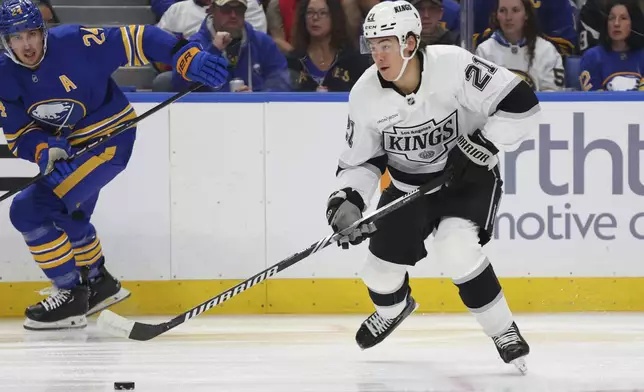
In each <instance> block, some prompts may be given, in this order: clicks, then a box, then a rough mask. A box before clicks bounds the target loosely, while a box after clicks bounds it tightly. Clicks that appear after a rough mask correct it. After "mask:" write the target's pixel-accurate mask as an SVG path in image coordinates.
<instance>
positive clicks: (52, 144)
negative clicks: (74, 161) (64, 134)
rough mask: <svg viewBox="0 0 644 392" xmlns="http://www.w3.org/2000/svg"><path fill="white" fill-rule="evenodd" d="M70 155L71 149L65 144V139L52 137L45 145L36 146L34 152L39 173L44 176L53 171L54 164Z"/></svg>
mask: <svg viewBox="0 0 644 392" xmlns="http://www.w3.org/2000/svg"><path fill="white" fill-rule="evenodd" d="M71 153H72V148H71V146H70V145H69V143H67V139H65V138H61V137H54V136H52V137H50V138H48V139H47V143H44V144H43V145H40V146H38V149H37V150H36V163H37V164H38V167H39V168H40V173H41V174H42V175H45V176H46V175H47V174H49V173H51V172H52V170H54V163H55V162H56V161H60V160H65V159H67V158H69V155H70V154H71Z"/></svg>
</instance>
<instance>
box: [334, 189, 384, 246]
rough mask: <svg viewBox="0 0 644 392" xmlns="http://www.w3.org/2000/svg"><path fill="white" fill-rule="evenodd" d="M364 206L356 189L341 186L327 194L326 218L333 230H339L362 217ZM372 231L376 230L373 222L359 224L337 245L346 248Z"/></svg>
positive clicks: (357, 242) (355, 243)
mask: <svg viewBox="0 0 644 392" xmlns="http://www.w3.org/2000/svg"><path fill="white" fill-rule="evenodd" d="M364 206H365V205H364V201H363V200H362V196H360V194H359V193H358V192H357V191H356V190H354V189H352V188H343V189H341V190H339V191H336V192H333V193H332V194H331V196H329V200H328V201H327V205H326V220H327V222H329V225H330V226H331V228H333V231H334V232H336V233H337V232H340V231H342V230H344V229H346V228H347V227H349V226H351V225H353V224H354V223H355V222H356V221H357V220H359V219H360V218H362V210H363V209H364ZM374 231H376V226H375V225H374V224H373V223H365V224H361V225H360V226H358V227H356V228H355V229H354V230H353V231H352V232H351V233H349V234H347V235H345V236H343V237H342V238H340V239H339V240H338V246H342V249H348V248H349V244H351V245H358V244H359V243H361V242H362V241H363V240H364V239H365V238H367V237H369V235H370V234H371V233H373V232H374Z"/></svg>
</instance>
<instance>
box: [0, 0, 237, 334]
mask: <svg viewBox="0 0 644 392" xmlns="http://www.w3.org/2000/svg"><path fill="white" fill-rule="evenodd" d="M0 37H1V40H2V43H3V44H4V46H5V48H6V49H7V51H6V53H5V55H6V57H5V56H1V58H0V121H2V126H3V130H4V134H5V137H6V139H7V143H8V147H9V149H10V150H11V151H12V152H13V154H15V155H16V156H18V157H20V158H22V159H26V160H29V161H31V162H34V163H36V164H37V165H38V167H39V168H40V172H41V173H42V174H44V175H45V177H44V178H43V180H41V181H39V182H37V183H35V184H34V185H32V186H30V187H28V188H27V189H25V190H24V191H23V192H21V193H19V194H18V195H16V197H15V198H14V199H13V202H12V204H11V208H10V219H11V222H12V224H13V225H14V227H15V228H16V229H17V230H18V231H20V232H21V233H22V235H23V237H24V240H25V242H26V244H27V246H28V248H29V251H30V252H31V254H32V255H33V258H34V260H35V261H36V263H37V264H38V265H39V266H40V268H42V270H43V272H44V273H45V275H46V276H47V277H48V278H49V279H50V280H51V281H52V282H53V285H54V287H55V289H54V290H53V291H52V293H51V295H50V296H49V297H47V298H46V299H45V300H43V301H41V302H39V303H37V304H35V305H33V306H30V307H29V308H27V310H26V311H25V315H26V321H25V324H24V326H25V328H27V329H36V330H39V329H62V328H77V327H84V326H86V325H87V319H86V316H87V315H90V314H93V313H96V312H98V311H99V310H102V309H104V308H106V307H107V306H110V305H112V304H114V303H116V302H119V301H122V300H123V299H125V298H127V297H128V296H129V292H127V291H126V290H125V289H123V288H122V287H121V285H120V282H119V281H118V280H117V279H115V278H114V277H113V276H112V275H110V273H109V272H108V271H107V270H106V268H105V257H104V256H103V250H102V247H101V242H100V240H99V237H98V235H97V232H96V230H95V228H94V226H93V225H92V224H91V223H90V218H91V216H92V212H93V211H94V207H95V205H96V202H97V200H98V197H99V192H100V190H101V188H103V187H104V186H105V185H107V184H108V183H109V182H110V181H112V179H114V178H115V177H116V176H117V175H118V174H119V173H120V172H122V171H123V170H124V169H125V167H126V166H127V163H128V160H129V159H130V155H131V154H132V149H133V145H134V140H135V126H132V127H131V128H130V129H129V130H127V131H126V132H123V133H122V134H120V135H119V136H116V137H114V138H113V139H112V140H110V141H108V142H106V143H105V144H103V145H102V146H100V147H98V148H96V149H94V150H91V151H89V152H87V153H85V154H82V155H81V156H79V157H78V158H76V159H68V158H69V157H71V156H72V155H73V154H74V152H75V151H78V149H79V148H82V147H83V146H85V145H87V144H88V143H89V142H91V141H92V140H94V139H96V138H100V137H101V136H103V135H106V134H109V133H110V132H111V130H112V129H114V127H116V126H118V125H119V124H122V123H124V122H127V121H129V120H132V119H133V118H135V117H136V114H135V112H134V109H133V108H132V106H131V105H130V103H129V102H128V100H127V98H126V97H125V95H124V94H123V93H122V92H121V90H120V89H119V87H118V86H117V85H116V83H115V82H114V80H113V79H112V78H111V75H112V73H113V72H114V71H115V70H116V69H117V68H118V67H119V66H123V65H131V66H137V65H145V64H148V63H150V62H162V63H166V64H172V65H176V67H175V68H176V69H177V71H178V72H179V73H180V74H181V75H182V76H183V77H184V78H186V79H188V80H192V81H194V82H199V83H204V84H207V85H209V86H218V85H221V84H222V83H224V82H225V81H226V78H227V71H226V67H227V62H226V60H225V59H223V58H222V57H219V56H216V55H212V54H209V53H207V52H202V51H201V50H200V47H199V46H198V45H197V44H188V43H187V41H179V40H177V39H176V38H175V37H174V36H173V35H171V34H168V33H166V32H164V31H162V30H160V29H158V28H156V27H154V26H123V27H112V28H104V29H103V28H85V27H82V26H78V25H64V26H59V27H54V28H52V29H47V27H46V26H45V24H44V22H43V19H42V16H41V14H40V11H39V10H38V7H37V6H36V5H34V4H33V3H32V2H31V0H5V1H4V3H3V4H2V5H1V6H0ZM115 208H118V206H115ZM132 262H136V260H132Z"/></svg>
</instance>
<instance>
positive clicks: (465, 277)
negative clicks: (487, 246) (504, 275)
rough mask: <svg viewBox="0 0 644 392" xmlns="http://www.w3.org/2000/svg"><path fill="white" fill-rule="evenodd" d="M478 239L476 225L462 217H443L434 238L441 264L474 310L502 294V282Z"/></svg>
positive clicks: (490, 302) (483, 307) (467, 304)
mask: <svg viewBox="0 0 644 392" xmlns="http://www.w3.org/2000/svg"><path fill="white" fill-rule="evenodd" d="M478 241H479V238H478V228H477V226H476V225H475V224H474V223H472V222H470V221H467V220H465V219H461V218H446V219H444V220H443V221H441V223H440V224H439V226H438V230H437V232H436V236H435V239H434V249H435V251H436V255H437V257H438V258H439V259H440V263H441V265H443V266H444V268H445V270H446V272H447V274H448V275H449V276H450V277H451V278H452V281H453V282H454V284H455V285H456V286H457V287H458V289H459V295H460V297H461V299H462V300H463V303H464V304H465V306H467V307H468V308H469V309H470V310H472V311H477V310H481V309H485V308H487V307H489V306H490V305H492V304H494V303H496V302H497V301H498V300H499V298H500V297H502V292H501V285H500V284H499V281H498V279H497V277H496V274H495V273H494V269H493V268H492V265H491V264H490V262H489V260H488V259H487V257H485V255H484V254H483V252H482V250H481V246H480V245H479V242H478Z"/></svg>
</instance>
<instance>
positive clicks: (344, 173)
mask: <svg viewBox="0 0 644 392" xmlns="http://www.w3.org/2000/svg"><path fill="white" fill-rule="evenodd" d="M417 56H419V58H420V60H421V68H422V70H421V81H420V85H419V86H418V88H417V91H415V92H413V93H411V94H409V95H406V96H405V95H404V94H402V93H401V92H400V90H398V89H397V88H395V86H394V85H393V83H391V82H387V81H385V80H384V79H382V78H381V77H380V74H379V73H378V70H377V68H376V65H373V66H371V68H369V69H367V70H366V71H365V72H364V74H363V75H362V76H361V77H360V79H359V80H358V81H357V82H356V84H355V85H354V87H353V88H352V89H351V93H350V94H349V120H348V126H347V133H346V146H345V149H344V151H343V152H342V154H341V156H340V161H339V167H338V172H337V177H338V181H339V183H340V186H339V189H341V188H345V187H351V188H353V189H355V190H356V191H358V192H359V193H360V195H361V196H362V199H363V200H364V201H365V204H367V203H368V202H369V200H370V199H371V197H372V195H373V194H374V192H375V190H376V187H377V186H378V181H379V179H380V176H381V175H382V173H384V171H385V169H386V168H388V169H389V174H390V176H391V180H392V182H393V184H394V185H395V186H396V188H398V189H400V190H402V191H404V192H411V191H413V190H414V189H416V188H417V187H418V186H420V185H423V184H425V183H427V182H428V181H429V180H431V179H432V178H433V177H436V176H438V175H440V173H441V172H442V170H443V169H444V168H445V163H446V161H447V154H448V152H449V151H450V150H451V149H452V148H454V146H455V144H456V138H457V137H458V136H459V135H460V134H463V133H465V134H472V133H473V132H474V131H475V130H476V129H481V131H482V132H483V135H484V136H485V137H486V138H487V139H489V140H490V141H491V142H493V143H494V144H495V145H496V146H497V147H498V148H499V149H510V148H512V147H514V146H515V145H516V144H517V143H518V142H520V141H521V140H523V139H524V138H525V137H526V136H527V135H528V133H530V132H531V131H532V130H534V129H536V128H537V124H538V115H537V114H538V112H539V110H540V108H539V103H538V101H537V98H536V96H535V95H534V92H533V91H532V90H531V89H530V88H529V87H528V86H527V85H526V84H525V83H522V82H521V79H520V78H519V77H518V76H516V75H515V74H514V73H512V72H510V71H508V70H507V69H505V68H501V67H498V66H496V65H494V64H492V63H489V62H488V61H486V60H482V59H480V58H478V57H476V56H474V55H472V54H471V53H470V52H468V51H466V50H464V49H462V48H460V47H457V46H452V45H431V46H428V47H427V48H426V49H424V50H419V51H418V52H417ZM516 92H518V93H516ZM526 94H527V95H528V97H527V99H523V98H524V97H525V96H526ZM506 97H508V99H506V100H505V101H504V98H506ZM502 101H503V102H507V103H508V104H509V106H508V105H506V106H508V107H507V109H505V108H502V107H501V105H500V103H501V102H502ZM522 102H525V104H522ZM505 110H507V111H505Z"/></svg>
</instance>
